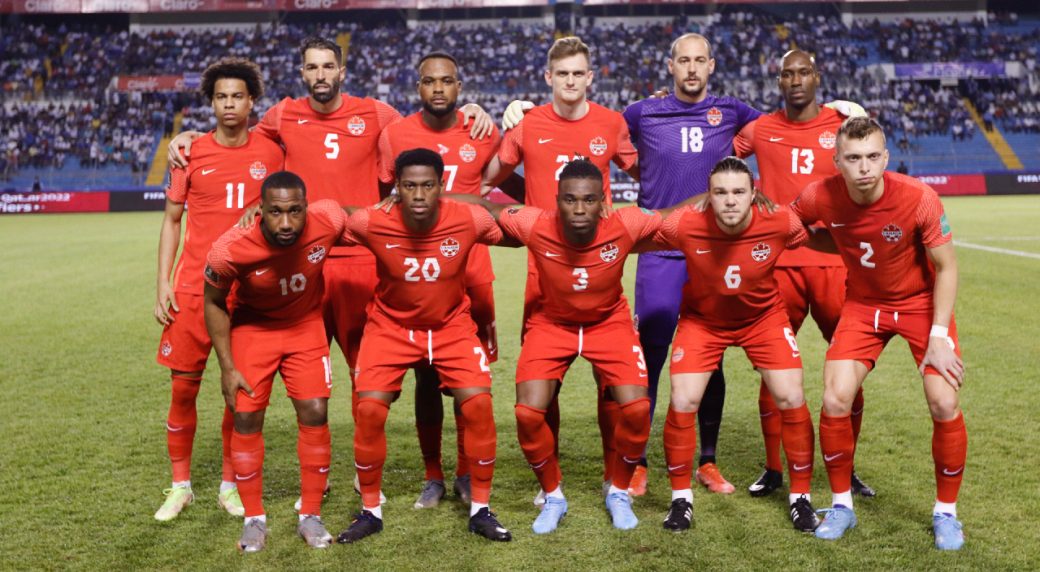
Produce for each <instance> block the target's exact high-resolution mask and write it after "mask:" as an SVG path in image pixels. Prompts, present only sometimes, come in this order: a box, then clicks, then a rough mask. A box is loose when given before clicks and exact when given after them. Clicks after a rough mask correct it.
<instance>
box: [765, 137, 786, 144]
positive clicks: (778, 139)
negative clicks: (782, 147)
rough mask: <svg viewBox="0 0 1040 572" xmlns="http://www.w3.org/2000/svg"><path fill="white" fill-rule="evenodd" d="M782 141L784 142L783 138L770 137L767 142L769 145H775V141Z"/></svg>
mask: <svg viewBox="0 0 1040 572" xmlns="http://www.w3.org/2000/svg"><path fill="white" fill-rule="evenodd" d="M783 140H784V138H783V137H770V138H769V142H770V143H776V142H777V141H783Z"/></svg>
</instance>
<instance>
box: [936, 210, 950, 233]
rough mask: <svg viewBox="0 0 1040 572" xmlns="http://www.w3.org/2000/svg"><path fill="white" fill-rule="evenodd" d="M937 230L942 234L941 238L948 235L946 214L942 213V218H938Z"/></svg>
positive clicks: (948, 221) (948, 226) (948, 227)
mask: <svg viewBox="0 0 1040 572" xmlns="http://www.w3.org/2000/svg"><path fill="white" fill-rule="evenodd" d="M939 230H940V231H941V232H942V235H943V236H947V235H949V234H950V230H951V229H950V219H948V218H946V213H943V214H942V216H941V217H939Z"/></svg>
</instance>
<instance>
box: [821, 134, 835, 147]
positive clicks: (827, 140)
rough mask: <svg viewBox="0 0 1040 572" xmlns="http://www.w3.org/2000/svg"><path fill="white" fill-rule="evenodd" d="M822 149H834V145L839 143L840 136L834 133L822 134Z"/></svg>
mask: <svg viewBox="0 0 1040 572" xmlns="http://www.w3.org/2000/svg"><path fill="white" fill-rule="evenodd" d="M818 141H819V142H820V147H822V148H824V149H834V144H835V143H836V142H837V141H838V136H837V135H835V134H834V132H833V131H824V132H823V133H820V138H819V139H818Z"/></svg>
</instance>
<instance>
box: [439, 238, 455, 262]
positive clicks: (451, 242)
mask: <svg viewBox="0 0 1040 572" xmlns="http://www.w3.org/2000/svg"><path fill="white" fill-rule="evenodd" d="M458 253H459V241H457V240H455V239H454V238H452V237H450V236H449V237H448V238H445V239H444V242H442V243H441V254H443V255H444V258H455V256H456V255H457V254H458Z"/></svg>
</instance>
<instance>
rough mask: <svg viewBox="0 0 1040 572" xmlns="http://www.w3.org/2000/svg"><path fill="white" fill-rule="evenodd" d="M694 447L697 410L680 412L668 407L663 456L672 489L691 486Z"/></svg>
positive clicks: (695, 444) (695, 443)
mask: <svg viewBox="0 0 1040 572" xmlns="http://www.w3.org/2000/svg"><path fill="white" fill-rule="evenodd" d="M696 449H697V412H696V411H694V412H689V413H687V412H680V411H676V410H674V409H672V408H671V407H669V408H668V416H667V417H665V420H664V458H665V462H667V463H668V478H669V479H670V480H671V482H672V490H673V491H676V490H685V489H689V488H691V483H692V475H693V452H694V450H696Z"/></svg>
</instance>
